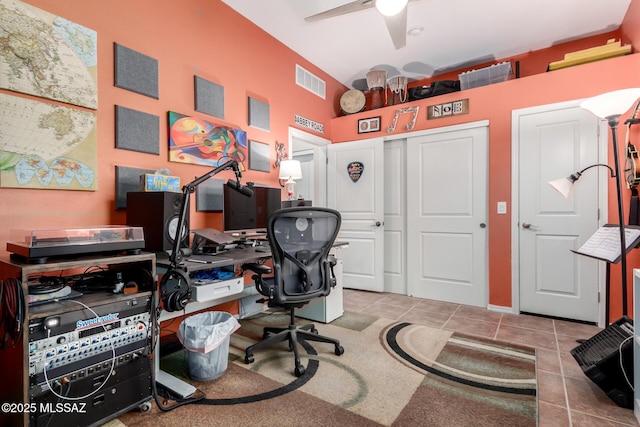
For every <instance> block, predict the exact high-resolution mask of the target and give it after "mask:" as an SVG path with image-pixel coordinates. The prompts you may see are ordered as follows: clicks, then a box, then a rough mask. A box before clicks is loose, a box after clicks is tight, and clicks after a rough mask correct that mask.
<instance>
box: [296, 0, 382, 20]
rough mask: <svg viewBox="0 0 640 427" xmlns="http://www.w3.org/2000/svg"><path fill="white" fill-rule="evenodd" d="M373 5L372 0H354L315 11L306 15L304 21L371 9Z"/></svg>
mask: <svg viewBox="0 0 640 427" xmlns="http://www.w3.org/2000/svg"><path fill="white" fill-rule="evenodd" d="M373 6H374V4H373V0H356V1H352V2H351V3H347V4H345V5H342V6H338V7H334V8H333V9H329V10H325V11H324V12H320V13H316V14H315V15H311V16H307V17H306V18H304V21H305V22H316V21H320V20H323V19H327V18H333V17H334V16H340V15H346V14H347V13H353V12H360V11H361V10H367V9H371V8H372V7H373Z"/></svg>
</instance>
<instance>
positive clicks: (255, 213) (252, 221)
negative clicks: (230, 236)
mask: <svg viewBox="0 0 640 427" xmlns="http://www.w3.org/2000/svg"><path fill="white" fill-rule="evenodd" d="M251 189H252V190H253V195H252V196H251V197H247V196H245V195H244V194H240V193H238V192H237V191H235V190H234V189H232V188H231V187H229V186H228V185H227V184H225V185H224V189H223V197H224V207H223V214H222V221H223V228H224V231H225V232H241V231H250V230H263V229H265V228H266V227H267V219H268V218H269V215H271V213H272V212H274V211H276V210H278V209H280V208H281V198H282V197H281V194H282V192H281V190H280V188H272V187H262V186H252V187H251Z"/></svg>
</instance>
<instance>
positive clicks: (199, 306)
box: [155, 242, 349, 397]
mask: <svg viewBox="0 0 640 427" xmlns="http://www.w3.org/2000/svg"><path fill="white" fill-rule="evenodd" d="M348 246H349V244H348V243H347V242H335V243H334V245H333V247H332V250H331V253H332V254H335V250H336V249H339V248H346V247H348ZM265 249H266V250H265ZM270 258H271V251H270V250H269V247H268V246H267V247H265V246H259V247H253V246H250V247H246V248H238V249H230V250H228V251H226V252H223V253H220V254H217V255H211V256H208V257H207V256H203V255H199V256H198V259H199V260H203V259H206V262H193V261H188V259H189V257H186V261H185V262H184V266H185V268H186V269H187V272H188V273H194V272H196V271H203V270H210V269H212V268H220V267H228V266H231V265H234V266H235V265H238V264H244V263H247V262H255V261H259V260H268V259H270ZM170 265H171V264H170V261H169V256H168V255H166V254H159V255H157V261H156V269H157V271H158V273H165V272H166V271H167V270H168V268H169V267H170ZM341 271H342V269H341V268H339V271H336V275H338V274H340V276H341ZM337 281H338V283H339V284H340V286H339V287H336V289H335V292H332V293H331V294H330V295H329V297H327V298H330V299H326V298H323V299H322V301H319V302H318V303H316V304H315V306H314V307H312V308H311V310H309V311H307V312H305V313H303V314H305V315H304V316H301V317H306V318H309V319H312V320H318V321H324V322H325V323H328V322H329V321H331V320H333V319H335V318H336V317H339V316H341V315H342V277H337ZM252 295H257V292H256V291H255V287H254V286H253V285H248V286H245V287H244V290H243V291H242V292H240V293H236V294H231V295H227V296H224V297H221V298H216V299H213V300H211V301H206V302H194V301H191V302H189V303H188V304H187V305H186V307H185V309H184V310H183V311H176V312H167V311H164V310H163V311H162V312H161V313H160V316H159V317H158V329H159V328H160V322H164V321H166V320H170V319H173V318H176V317H180V316H183V315H185V314H191V313H195V312H197V311H200V310H205V309H207V308H211V307H215V306H217V305H220V304H224V303H226V302H229V301H234V300H238V299H242V298H244V297H247V296H252ZM320 313H321V314H320ZM318 316H320V317H321V318H318ZM327 316H328V317H327ZM328 319H330V320H328ZM159 352H160V349H159V346H158V345H156V354H155V371H156V382H157V383H159V384H161V385H162V386H164V387H165V388H168V389H170V390H172V391H173V392H174V393H176V394H178V395H180V396H181V397H188V396H191V395H192V394H193V393H195V391H196V388H195V387H193V386H192V385H191V384H188V383H185V382H184V381H182V380H180V379H178V378H175V377H173V376H171V375H169V374H167V373H166V372H163V371H162V370H160V354H159Z"/></svg>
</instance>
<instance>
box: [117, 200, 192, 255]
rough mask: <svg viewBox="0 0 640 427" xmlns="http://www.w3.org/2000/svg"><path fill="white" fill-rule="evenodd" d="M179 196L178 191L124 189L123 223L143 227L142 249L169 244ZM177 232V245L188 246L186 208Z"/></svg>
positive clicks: (157, 248) (174, 230) (161, 248)
mask: <svg viewBox="0 0 640 427" xmlns="http://www.w3.org/2000/svg"><path fill="white" fill-rule="evenodd" d="M182 196H183V195H182V193H169V192H137V191H134V192H129V193H127V225H130V226H133V227H142V228H143V230H144V242H145V249H147V250H150V251H164V250H170V249H172V248H173V242H174V238H175V237H176V236H177V235H178V230H177V227H178V219H179V217H180V210H181V207H182ZM187 203H188V202H187ZM181 236H182V241H181V242H180V243H181V244H180V247H181V248H182V247H189V209H188V208H187V214H186V216H185V221H184V227H183V228H182V233H181Z"/></svg>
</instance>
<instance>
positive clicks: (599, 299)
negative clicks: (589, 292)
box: [598, 292, 600, 304]
mask: <svg viewBox="0 0 640 427" xmlns="http://www.w3.org/2000/svg"><path fill="white" fill-rule="evenodd" d="M598 304H600V292H598Z"/></svg>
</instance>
